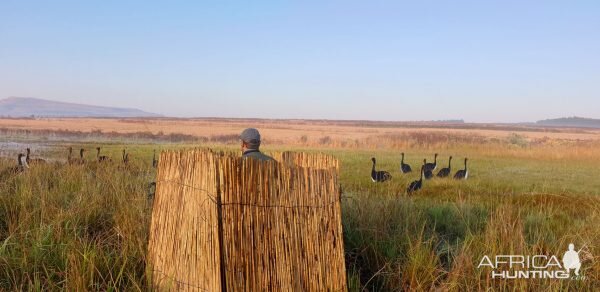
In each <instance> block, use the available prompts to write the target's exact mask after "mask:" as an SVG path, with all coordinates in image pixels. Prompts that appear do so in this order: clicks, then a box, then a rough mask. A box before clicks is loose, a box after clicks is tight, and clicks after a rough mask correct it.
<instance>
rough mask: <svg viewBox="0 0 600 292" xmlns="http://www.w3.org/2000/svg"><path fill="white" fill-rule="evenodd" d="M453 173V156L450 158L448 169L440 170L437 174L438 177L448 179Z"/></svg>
mask: <svg viewBox="0 0 600 292" xmlns="http://www.w3.org/2000/svg"><path fill="white" fill-rule="evenodd" d="M451 171H452V156H450V158H448V167H446V168H442V169H440V171H438V173H437V177H448V175H450V172H451Z"/></svg>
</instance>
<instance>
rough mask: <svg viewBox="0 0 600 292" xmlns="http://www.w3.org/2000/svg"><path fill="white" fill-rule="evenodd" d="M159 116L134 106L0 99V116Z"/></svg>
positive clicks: (11, 98) (15, 98) (36, 99)
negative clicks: (119, 106) (120, 106)
mask: <svg viewBox="0 0 600 292" xmlns="http://www.w3.org/2000/svg"><path fill="white" fill-rule="evenodd" d="M32 116H34V117H103V118H104V117H106V118H115V117H119V118H128V117H160V116H161V115H159V114H155V113H150V112H145V111H142V110H139V109H135V108H118V107H106V106H93V105H85V104H77V103H69V102H59V101H52V100H46V99H41V98H33V97H9V98H5V99H2V100H0V117H12V118H20V117H32Z"/></svg>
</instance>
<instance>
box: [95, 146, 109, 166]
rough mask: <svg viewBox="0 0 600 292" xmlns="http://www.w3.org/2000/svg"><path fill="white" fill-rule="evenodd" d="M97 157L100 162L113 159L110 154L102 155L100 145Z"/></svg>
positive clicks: (97, 148)
mask: <svg viewBox="0 0 600 292" xmlns="http://www.w3.org/2000/svg"><path fill="white" fill-rule="evenodd" d="M96 150H97V152H96V158H97V159H98V162H110V161H111V159H110V157H108V156H104V155H100V147H96Z"/></svg>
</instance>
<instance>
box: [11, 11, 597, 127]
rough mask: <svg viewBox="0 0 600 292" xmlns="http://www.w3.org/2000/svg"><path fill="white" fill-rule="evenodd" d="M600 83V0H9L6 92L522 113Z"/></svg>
mask: <svg viewBox="0 0 600 292" xmlns="http://www.w3.org/2000/svg"><path fill="white" fill-rule="evenodd" d="M125 2H126V3H125ZM599 93H600V2H599V1H389V2H384V1H269V2H267V1H163V2H162V3H159V2H152V1H96V2H95V3H93V2H92V1H60V0H57V1H11V0H9V1H6V0H4V1H0V98H4V97H8V96H29V97H40V98H47V99H54V100H60V101H67V102H78V103H89V104H96V105H107V106H125V107H137V108H140V109H144V110H147V111H152V112H157V113H161V114H165V115H170V116H184V117H188V116H220V117H261V118H328V119H371V120H438V119H459V118H462V119H465V120H466V121H470V122H520V121H535V120H538V119H544V118H553V117H561V116H573V115H577V116H585V117H595V118H600V94H599Z"/></svg>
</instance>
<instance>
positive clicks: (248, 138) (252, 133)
mask: <svg viewBox="0 0 600 292" xmlns="http://www.w3.org/2000/svg"><path fill="white" fill-rule="evenodd" d="M240 139H241V140H242V151H245V150H249V149H256V150H258V148H259V147H260V133H259V132H258V130H257V129H255V128H248V129H245V130H244V131H242V134H240Z"/></svg>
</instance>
